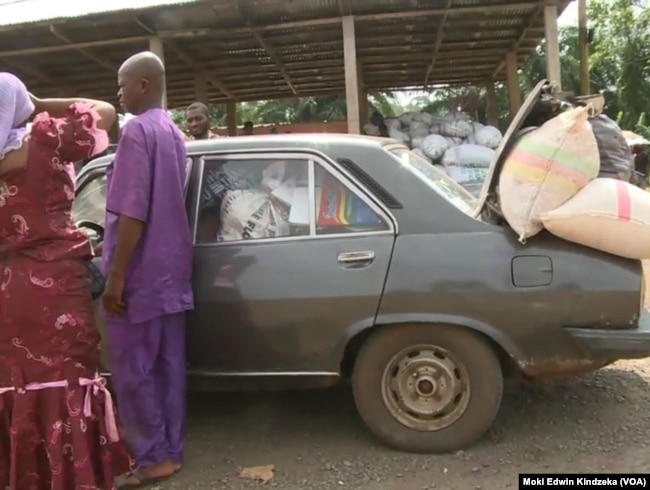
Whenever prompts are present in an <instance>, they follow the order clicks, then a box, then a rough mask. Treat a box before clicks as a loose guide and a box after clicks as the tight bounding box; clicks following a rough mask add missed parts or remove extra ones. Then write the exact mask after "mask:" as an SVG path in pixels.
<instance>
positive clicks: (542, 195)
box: [499, 107, 600, 243]
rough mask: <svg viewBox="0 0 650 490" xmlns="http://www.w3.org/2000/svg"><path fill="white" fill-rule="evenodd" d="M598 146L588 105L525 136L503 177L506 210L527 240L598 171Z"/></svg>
mask: <svg viewBox="0 0 650 490" xmlns="http://www.w3.org/2000/svg"><path fill="white" fill-rule="evenodd" d="M599 168H600V160H599V157H598V144H597V143H596V138H595V137H594V132H593V131H592V129H591V126H590V125H589V121H588V109H587V108H586V107H577V108H574V109H570V110H568V111H566V112H563V113H561V114H560V115H558V116H556V117H554V118H552V119H550V120H549V121H547V122H546V123H544V124H543V125H542V126H540V127H539V128H537V129H536V130H534V131H530V132H528V133H526V134H525V135H524V136H522V137H521V138H520V139H519V141H517V142H516V143H515V146H514V148H513V149H512V151H511V152H510V153H509V154H508V156H507V158H506V161H505V164H504V166H503V169H502V170H501V175H500V177H499V194H500V199H501V212H502V213H503V215H504V216H505V218H506V220H507V221H508V223H509V224H510V226H511V227H512V229H513V230H514V231H515V232H516V233H517V235H518V236H519V241H521V242H522V243H524V242H525V241H526V239H527V238H530V237H532V236H533V235H536V234H538V233H539V232H540V231H542V229H543V224H542V221H541V219H540V216H541V214H542V213H546V212H549V211H552V210H553V209H555V208H557V207H558V206H561V205H562V204H564V203H565V202H566V201H567V200H568V199H569V198H571V197H572V196H574V195H575V194H576V193H577V192H578V191H579V190H580V189H582V188H583V187H584V186H586V185H587V184H588V183H589V181H590V180H591V179H593V178H595V177H596V176H597V175H598V170H599Z"/></svg>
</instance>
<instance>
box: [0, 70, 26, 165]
mask: <svg viewBox="0 0 650 490" xmlns="http://www.w3.org/2000/svg"><path fill="white" fill-rule="evenodd" d="M33 112H34V104H33V103H32V101H31V100H30V98H29V92H28V91H27V87H25V84H24V83H23V82H21V81H20V79H18V78H17V77H15V76H14V75H12V74H11V73H6V72H0V160H2V159H3V158H4V157H5V155H6V154H7V153H9V152H10V151H13V150H17V149H19V148H20V147H21V146H22V145H23V140H24V139H25V137H26V136H27V134H28V132H29V130H28V129H27V128H26V127H20V125H21V124H23V123H24V122H26V121H27V119H29V116H31V115H32V114H33Z"/></svg>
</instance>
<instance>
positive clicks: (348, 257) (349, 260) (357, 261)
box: [338, 250, 375, 266]
mask: <svg viewBox="0 0 650 490" xmlns="http://www.w3.org/2000/svg"><path fill="white" fill-rule="evenodd" d="M373 260H375V252H373V251H372V250H366V251H363V252H341V253H340V254H339V256H338V261H339V264H341V265H347V266H353V265H364V264H370V263H372V261H373Z"/></svg>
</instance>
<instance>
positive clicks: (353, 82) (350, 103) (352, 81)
mask: <svg viewBox="0 0 650 490" xmlns="http://www.w3.org/2000/svg"><path fill="white" fill-rule="evenodd" d="M341 22H342V26H343V63H344V67H345V102H346V106H347V114H348V133H350V134H360V133H361V124H360V122H359V115H360V107H359V81H358V76H357V74H358V73H357V41H356V34H355V31H354V17H352V16H351V15H346V16H345V17H343V18H342V20H341Z"/></svg>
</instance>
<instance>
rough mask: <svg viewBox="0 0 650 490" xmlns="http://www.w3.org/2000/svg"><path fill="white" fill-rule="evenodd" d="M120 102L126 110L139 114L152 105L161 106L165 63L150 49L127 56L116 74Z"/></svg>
mask: <svg viewBox="0 0 650 490" xmlns="http://www.w3.org/2000/svg"><path fill="white" fill-rule="evenodd" d="M117 78H118V83H119V86H120V91H119V93H118V96H119V97H120V103H121V104H122V106H123V107H124V109H126V110H127V111H128V112H131V113H133V114H140V113H141V112H144V111H145V110H147V109H151V108H153V107H162V105H163V93H164V88H165V65H164V64H163V62H162V60H161V59H160V58H159V57H158V56H156V55H155V54H154V53H152V52H151V51H143V52H141V53H137V54H134V55H133V56H131V57H130V58H128V59H127V60H126V61H125V62H124V63H122V66H121V67H120V69H119V71H118V74H117Z"/></svg>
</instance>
